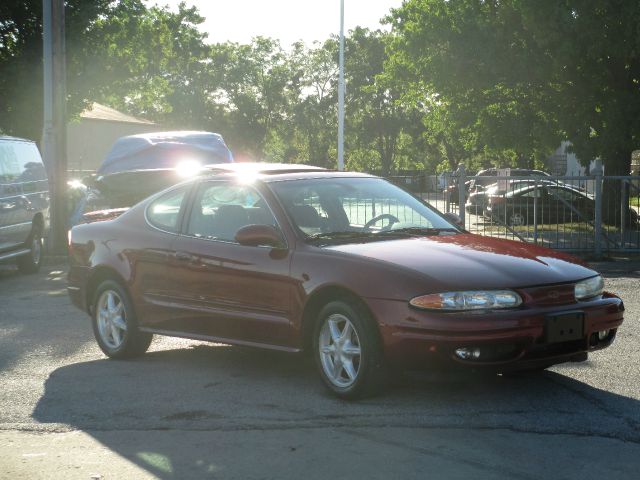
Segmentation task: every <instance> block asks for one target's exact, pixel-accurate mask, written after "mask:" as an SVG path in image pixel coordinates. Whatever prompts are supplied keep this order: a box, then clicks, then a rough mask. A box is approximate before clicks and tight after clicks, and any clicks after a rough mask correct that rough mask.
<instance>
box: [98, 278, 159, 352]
mask: <svg viewBox="0 0 640 480" xmlns="http://www.w3.org/2000/svg"><path fill="white" fill-rule="evenodd" d="M93 333H94V335H95V337H96V340H97V342H98V346H99V347H100V349H101V350H102V351H103V352H104V354H105V355H107V356H108V357H110V358H115V359H123V358H133V357H137V356H140V355H142V354H143V353H145V352H146V351H147V349H148V348H149V345H150V344H151V340H152V339H153V335H152V334H150V333H145V332H141V331H140V330H139V329H138V322H137V319H136V315H135V312H134V310H133V305H132V303H131V300H130V299H129V295H128V294H127V292H126V291H125V289H124V288H123V287H122V286H121V285H120V284H119V283H117V282H114V281H113V280H106V281H104V282H102V283H101V284H100V286H99V287H98V289H97V290H96V295H95V300H94V303H93Z"/></svg>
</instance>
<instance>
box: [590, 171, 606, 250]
mask: <svg viewBox="0 0 640 480" xmlns="http://www.w3.org/2000/svg"><path fill="white" fill-rule="evenodd" d="M603 173H604V171H603V169H602V160H600V159H596V161H595V164H594V166H593V168H592V169H591V175H593V176H594V177H595V182H596V184H595V188H594V195H595V202H596V205H595V207H596V211H595V218H594V220H593V222H594V246H593V247H594V250H593V253H594V255H595V257H596V259H599V258H600V257H602V243H601V240H600V238H601V237H602V174H603Z"/></svg>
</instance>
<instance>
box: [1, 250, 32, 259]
mask: <svg viewBox="0 0 640 480" xmlns="http://www.w3.org/2000/svg"><path fill="white" fill-rule="evenodd" d="M29 253H31V250H29V249H28V248H27V249H24V250H16V251H15V252H11V253H0V260H8V259H9V258H15V257H21V256H22V255H28V254H29Z"/></svg>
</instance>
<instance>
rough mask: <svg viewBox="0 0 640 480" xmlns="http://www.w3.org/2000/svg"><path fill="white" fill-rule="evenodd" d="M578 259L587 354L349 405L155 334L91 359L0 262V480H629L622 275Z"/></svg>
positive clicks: (38, 281)
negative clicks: (586, 284)
mask: <svg viewBox="0 0 640 480" xmlns="http://www.w3.org/2000/svg"><path fill="white" fill-rule="evenodd" d="M596 266H597V267H598V268H600V269H601V270H603V271H604V272H606V277H607V288H608V289H609V290H611V291H613V292H616V293H618V294H619V295H621V296H622V298H623V299H624V301H625V306H626V312H625V319H626V320H625V323H624V325H623V326H622V328H621V330H620V331H619V334H618V338H617V340H616V342H615V344H614V345H613V346H612V347H611V348H609V349H607V350H604V351H601V352H596V353H594V354H591V355H590V358H589V361H587V362H585V363H580V364H566V365H562V366H557V367H554V368H551V369H549V370H548V371H546V372H543V373H538V374H529V375H521V376H514V377H502V376H495V377H486V376H485V377H476V376H459V375H456V376H451V375H444V374H429V375H426V374H416V373H406V374H402V375H400V374H398V375H397V377H396V379H395V381H394V382H393V385H392V386H391V388H390V389H389V391H388V392H387V393H385V394H384V395H382V396H380V397H377V398H373V399H367V400H365V401H360V402H344V401H340V400H337V399H335V398H333V397H331V396H330V395H329V394H327V392H326V391H325V390H324V388H323V387H322V385H321V384H320V381H319V380H318V378H317V375H316V373H315V371H314V368H313V365H311V364H310V362H309V361H307V360H305V359H304V358H301V357H299V356H293V355H288V354H283V353H276V352H263V351H259V350H251V349H248V348H240V347H229V346H224V345H216V344H208V343H204V342H197V341H188V340H180V339H173V338H156V339H155V340H154V343H153V344H152V346H151V349H150V352H149V353H148V354H147V355H145V356H144V357H142V358H140V359H137V360H133V361H113V360H107V359H106V358H105V357H104V356H103V355H102V353H101V352H100V350H99V349H98V347H97V346H96V344H95V341H94V339H93V336H92V332H91V328H90V323H89V318H88V317H87V316H86V315H85V314H83V313H82V312H80V311H78V310H76V309H75V308H74V307H72V306H71V304H70V302H69V300H68V299H67V296H66V290H65V285H66V283H65V282H66V280H65V273H64V267H56V266H48V267H46V268H45V269H43V272H42V273H40V274H38V275H33V276H21V275H19V274H18V273H17V272H15V271H14V270H12V269H10V268H4V269H0V478H2V479H5V478H6V479H23V478H24V479H27V478H28V479H40V478H42V479H65V480H66V479H138V478H160V479H189V478H237V479H270V478H273V479H278V478H284V479H288V478H291V479H297V478H305V479H315V478H323V479H326V478H336V479H340V478H349V479H357V478H371V479H377V478H380V479H388V478H394V479H395V478H407V479H411V478H416V479H417V478H420V479H425V478H446V479H449V478H452V479H457V478H460V479H463V478H464V479H469V478H481V479H539V478H553V479H574V478H575V479H578V478H580V479H592V478H593V479H595V478H602V477H604V478H607V479H633V478H638V471H640V349H639V348H638V345H640V322H639V320H638V317H639V313H640V264H637V263H635V262H630V261H621V262H615V264H614V263H601V264H597V265H596ZM636 272H637V273H636Z"/></svg>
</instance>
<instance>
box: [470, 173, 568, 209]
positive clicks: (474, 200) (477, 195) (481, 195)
mask: <svg viewBox="0 0 640 480" xmlns="http://www.w3.org/2000/svg"><path fill="white" fill-rule="evenodd" d="M536 184H537V185H538V186H542V185H545V184H549V185H564V184H560V183H557V182H552V181H551V180H542V179H539V180H531V179H529V180H506V181H505V182H501V183H492V184H490V185H487V186H485V187H484V188H481V189H477V190H476V191H474V192H472V193H470V194H469V196H468V198H467V203H465V209H466V211H467V212H469V213H471V214H474V215H482V214H483V213H484V210H485V208H486V207H487V205H488V204H489V198H490V197H499V196H503V195H506V194H507V193H509V192H511V191H515V190H520V189H521V188H524V187H527V186H535V185H536Z"/></svg>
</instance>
